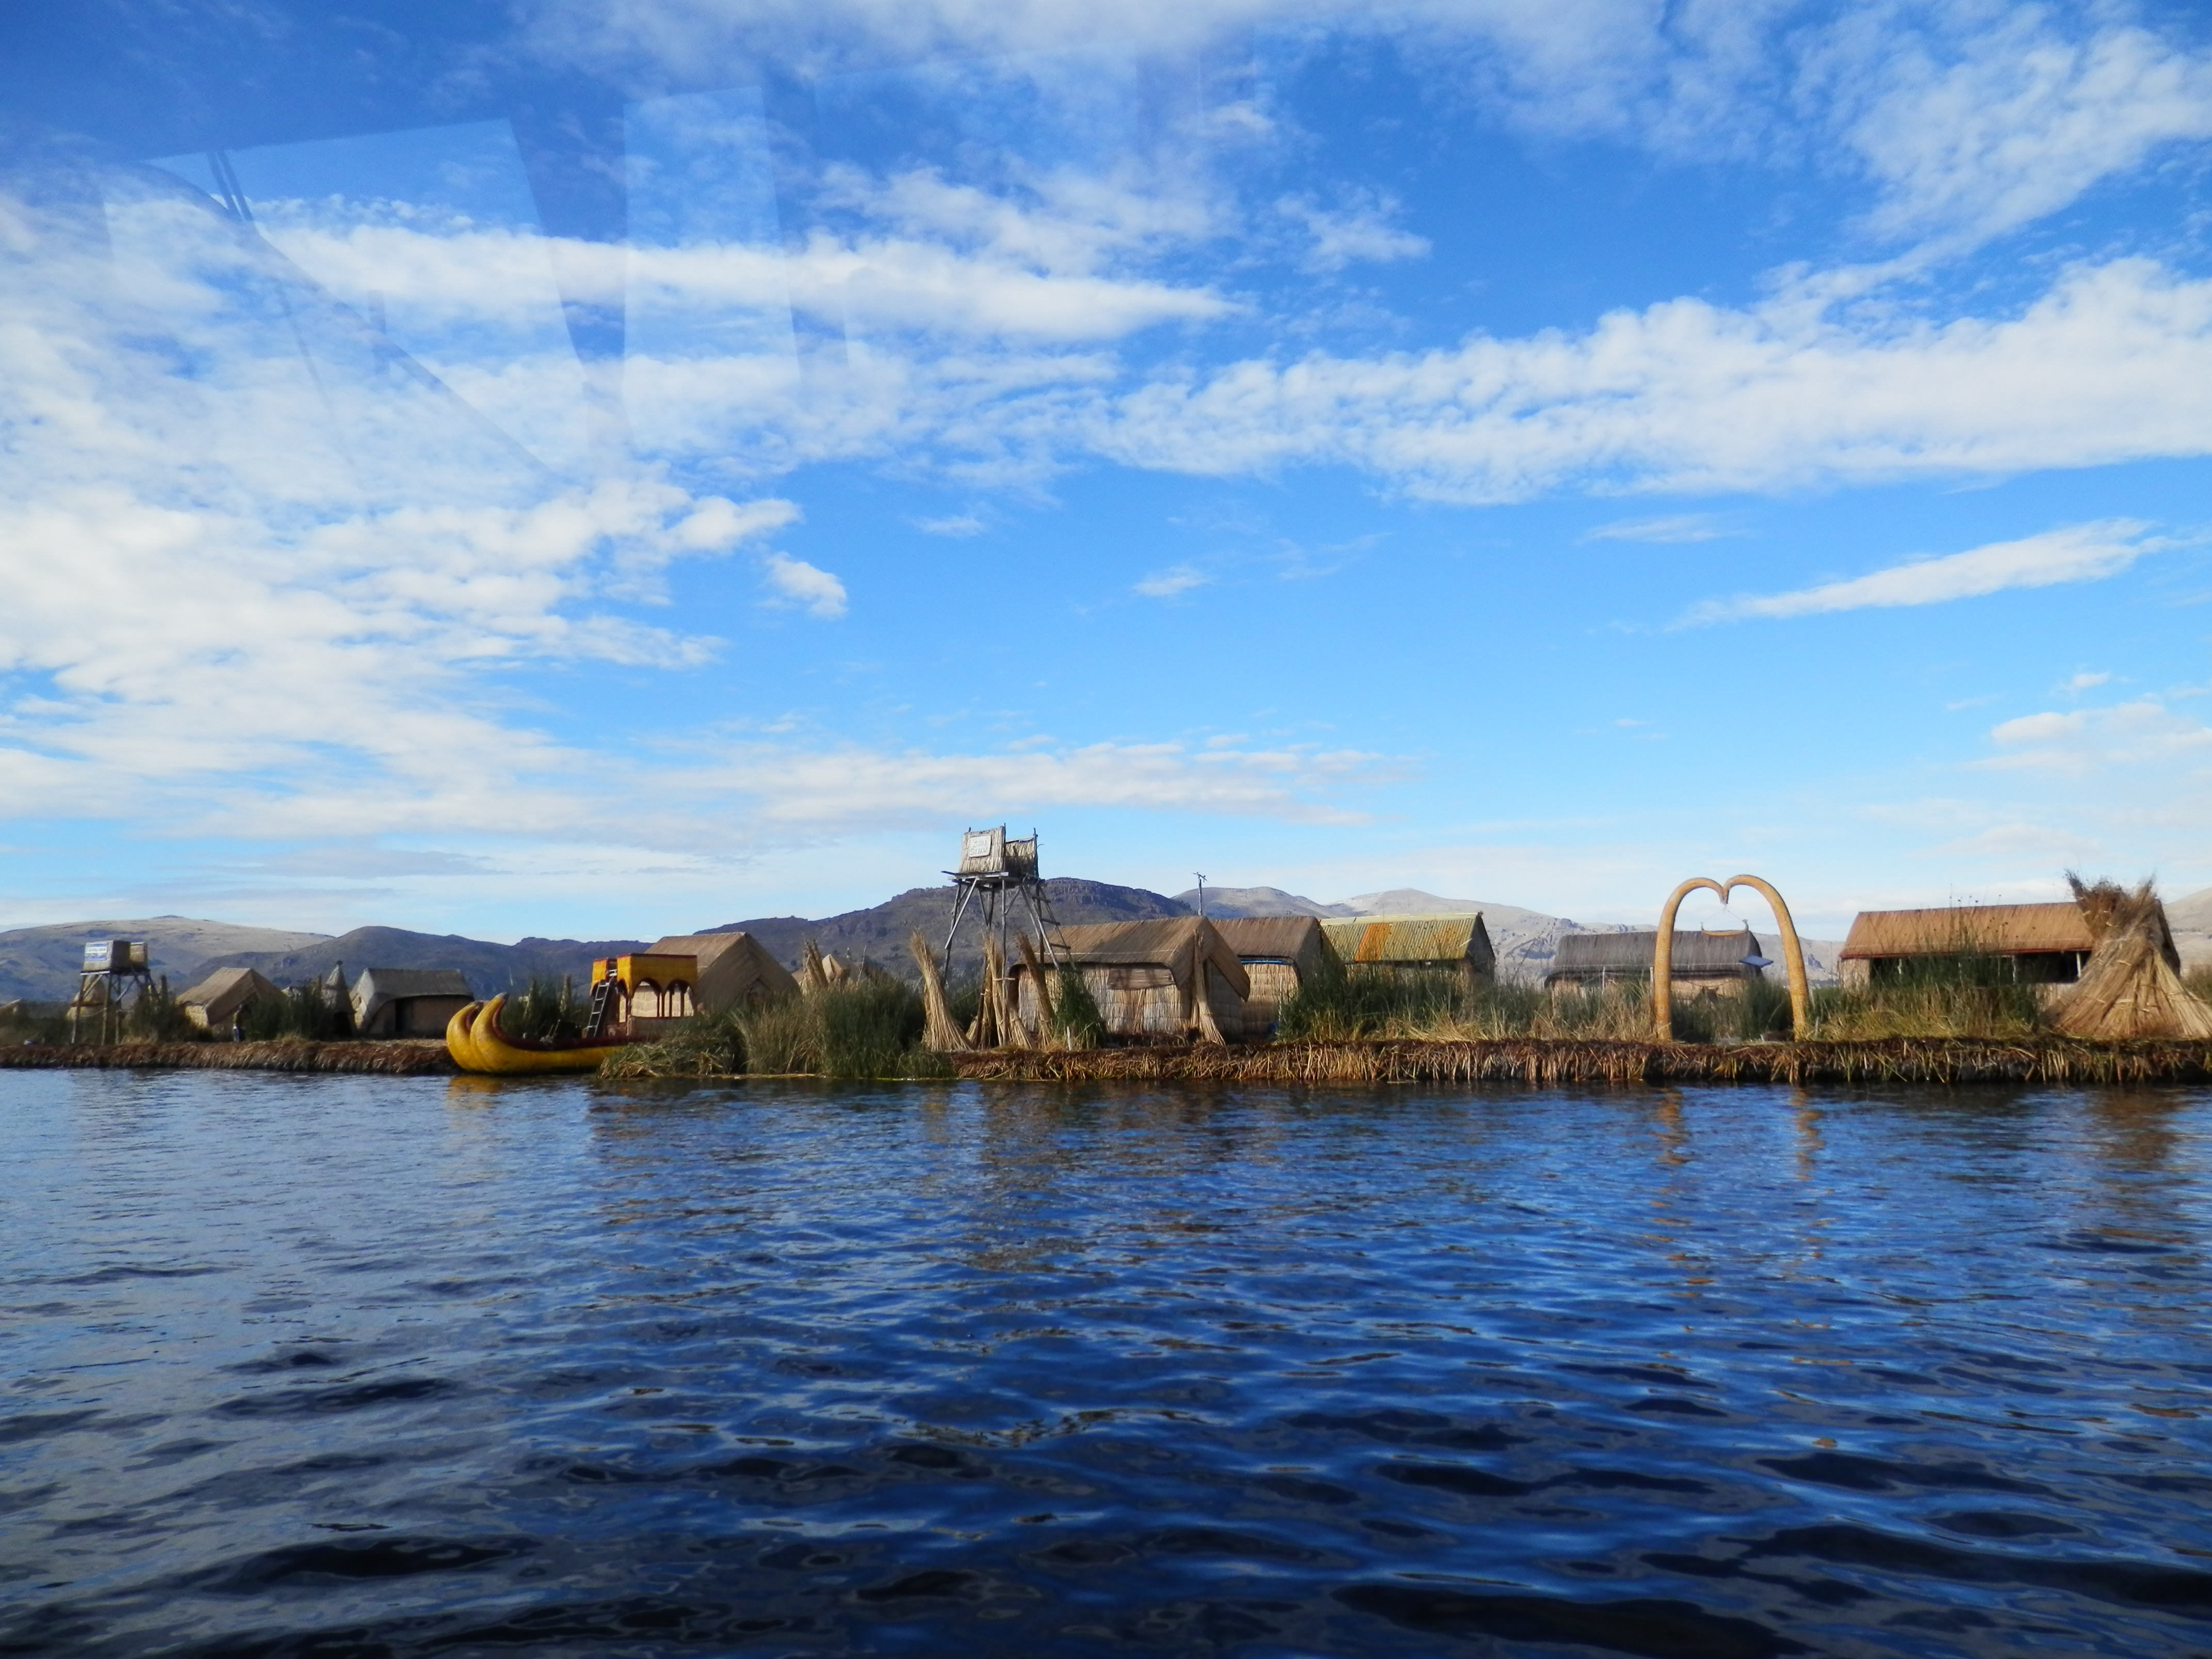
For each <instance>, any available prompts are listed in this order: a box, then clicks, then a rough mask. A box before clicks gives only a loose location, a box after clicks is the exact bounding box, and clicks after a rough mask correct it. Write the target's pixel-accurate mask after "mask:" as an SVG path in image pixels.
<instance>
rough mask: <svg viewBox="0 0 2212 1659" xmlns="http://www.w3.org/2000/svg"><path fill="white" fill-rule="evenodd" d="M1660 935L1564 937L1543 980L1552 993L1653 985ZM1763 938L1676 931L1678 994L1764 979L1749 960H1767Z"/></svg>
mask: <svg viewBox="0 0 2212 1659" xmlns="http://www.w3.org/2000/svg"><path fill="white" fill-rule="evenodd" d="M1658 945H1659V932H1658V929H1656V928H1655V927H1647V928H1644V929H1643V930H1642V931H1641V932H1635V933H1563V934H1561V935H1560V937H1559V949H1558V950H1557V951H1555V952H1554V953H1553V957H1552V968H1551V971H1550V972H1549V973H1547V974H1546V975H1544V986H1545V988H1546V989H1547V990H1551V991H1588V990H1595V989H1597V988H1598V987H1601V986H1606V985H1613V984H1620V983H1624V982H1627V983H1643V984H1647V985H1648V984H1650V981H1651V959H1652V957H1654V956H1655V955H1656V953H1657V951H1658ZM1765 954H1766V952H1765V950H1764V949H1763V948H1761V946H1760V945H1759V937H1758V935H1756V934H1755V933H1753V932H1752V931H1751V929H1749V928H1748V927H1732V928H1729V929H1726V930H1724V931H1722V932H1718V933H1714V932H1709V931H1707V930H1705V929H1703V928H1695V929H1689V928H1677V929H1675V931H1674V955H1673V957H1671V958H1670V959H1669V960H1670V964H1671V968H1670V971H1671V972H1672V974H1673V976H1674V988H1675V990H1676V991H1677V992H1678V993H1680V992H1690V993H1692V994H1694V993H1697V992H1699V991H1720V990H1725V989H1729V988H1732V987H1736V986H1740V985H1741V984H1742V983H1743V982H1744V981H1747V980H1753V979H1757V978H1758V977H1759V975H1760V973H1761V972H1762V970H1761V969H1758V968H1755V967H1753V966H1752V964H1751V963H1748V962H1747V961H1746V960H1745V958H1746V957H1764V956H1765Z"/></svg>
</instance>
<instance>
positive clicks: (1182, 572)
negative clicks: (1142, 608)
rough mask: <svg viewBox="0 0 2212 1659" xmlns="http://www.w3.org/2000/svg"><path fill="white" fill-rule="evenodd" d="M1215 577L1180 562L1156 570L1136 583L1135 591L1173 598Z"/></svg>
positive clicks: (1203, 584) (1162, 597)
mask: <svg viewBox="0 0 2212 1659" xmlns="http://www.w3.org/2000/svg"><path fill="white" fill-rule="evenodd" d="M1212 580H1213V578H1212V577H1211V576H1209V575H1207V574H1206V572H1204V571H1203V570H1198V569H1194V568H1192V567H1191V566H1189V565H1187V564H1179V565H1176V566H1175V567H1173V568H1170V569H1167V570H1156V571H1154V572H1153V573H1152V574H1151V575H1149V576H1147V577H1146V578H1145V579H1144V580H1142V581H1140V582H1139V583H1138V584H1137V585H1136V589H1135V591H1136V592H1139V593H1141V594H1143V595H1144V596H1145V597H1146V599H1174V598H1175V597H1176V595H1177V594H1179V593H1188V592H1190V590H1191V589H1192V588H1194V587H1204V586H1206V585H1207V584H1208V583H1210V582H1211V581H1212Z"/></svg>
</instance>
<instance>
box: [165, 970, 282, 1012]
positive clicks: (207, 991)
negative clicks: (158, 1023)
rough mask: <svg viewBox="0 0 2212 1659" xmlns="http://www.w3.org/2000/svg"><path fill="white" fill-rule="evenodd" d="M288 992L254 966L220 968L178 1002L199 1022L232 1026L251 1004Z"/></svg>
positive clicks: (181, 993)
mask: <svg viewBox="0 0 2212 1659" xmlns="http://www.w3.org/2000/svg"><path fill="white" fill-rule="evenodd" d="M282 995H283V992H282V991H279V990H278V989H277V988H276V987H275V986H274V985H272V984H270V982H269V981H267V980H265V979H264V978H263V977H262V976H261V975H259V974H258V973H256V972H255V971H254V970H253V969H251V968H218V969H216V970H215V972H213V973H211V974H210V975H208V976H207V977H206V978H205V979H204V980H202V981H200V982H199V983H198V984H197V985H195V986H193V987H191V989H190V990H188V991H183V992H180V993H179V994H178V996H177V1002H178V1004H179V1006H181V1007H183V1008H184V1009H185V1011H186V1012H187V1013H188V1014H189V1015H190V1016H191V1020H192V1022H193V1024H198V1025H228V1024H230V1022H231V1020H232V1019H233V1018H235V1017H236V1016H237V1014H238V1013H239V1012H240V1011H241V1010H242V1009H244V1008H245V1007H246V1005H247V1004H248V1003H252V1002H258V1001H260V1000H262V999H263V998H264V997H269V998H274V997H280V996H282Z"/></svg>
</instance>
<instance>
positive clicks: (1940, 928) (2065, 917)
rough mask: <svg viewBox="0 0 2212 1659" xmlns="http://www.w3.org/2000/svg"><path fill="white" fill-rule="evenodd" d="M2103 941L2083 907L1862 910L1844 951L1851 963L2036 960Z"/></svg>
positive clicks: (2087, 948)
mask: <svg viewBox="0 0 2212 1659" xmlns="http://www.w3.org/2000/svg"><path fill="white" fill-rule="evenodd" d="M2096 945H2097V939H2096V933H2095V931H2094V929H2093V927H2091V925H2090V920H2089V918H2088V917H2087V915H2084V914H2083V913H2082V909H2081V906H2080V905H2079V904H2075V903H2070V902H2069V903H2064V904H1954V905H1947V906H1944V907H1943V908H1939V909H1932V910H1862V911H1860V912H1859V914H1858V916H1857V919H1856V920H1855V921H1852V923H1851V931H1850V937H1849V938H1848V939H1844V948H1843V952H1842V957H1843V960H1844V961H1845V962H1859V961H1868V960H1871V959H1875V958H1878V957H1958V956H1990V957H2015V956H2031V955H2034V954H2036V953H2038V952H2039V951H2093V950H2094V949H2095V948H2096Z"/></svg>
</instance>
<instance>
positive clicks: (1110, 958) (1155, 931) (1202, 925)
mask: <svg viewBox="0 0 2212 1659" xmlns="http://www.w3.org/2000/svg"><path fill="white" fill-rule="evenodd" d="M1053 942H1054V946H1055V947H1056V948H1058V949H1060V951H1062V952H1063V953H1064V957H1065V958H1066V960H1067V961H1068V962H1069V963H1072V964H1073V966H1074V967H1075V968H1076V969H1079V971H1080V972H1081V973H1082V975H1083V981H1084V983H1085V985H1086V986H1087V987H1089V988H1090V991H1091V998H1092V1000H1095V1001H1096V1002H1097V1005H1098V1012H1099V1013H1100V1015H1101V1016H1102V1017H1103V1019H1104V1021H1105V1025H1106V1035H1107V1036H1109V1037H1121V1038H1125V1039H1127V1038H1138V1039H1146V1038H1149V1039H1151V1040H1152V1041H1154V1042H1180V1041H1183V1040H1186V1039H1188V1038H1193V1037H1195V1038H1198V1039H1200V1040H1202V1041H1206V1042H1242V1041H1243V1039H1244V1037H1245V1035H1246V1017H1245V1000H1246V998H1248V997H1249V996H1250V994H1251V992H1252V981H1251V977H1250V975H1248V974H1247V973H1246V972H1245V971H1244V964H1243V963H1242V962H1240V961H1238V960H1237V952H1236V951H1234V950H1232V949H1231V947H1230V945H1229V942H1228V940H1226V939H1224V938H1223V937H1222V934H1221V930H1220V928H1219V927H1217V926H1216V925H1215V924H1214V923H1213V922H1212V921H1210V920H1208V919H1207V918H1206V917H1204V916H1169V917H1161V918H1158V919H1155V920H1152V921H1105V922H1096V923H1092V924H1090V925H1088V926H1079V927H1063V928H1061V929H1060V930H1059V932H1058V933H1055V934H1054V938H1053ZM1012 973H1013V978H1014V981H1015V999H1016V1000H1015V1005H1014V1006H1015V1007H1016V1009H1017V1011H1018V1014H1019V1017H1020V1018H1021V1020H1022V1022H1023V1024H1025V1025H1028V1026H1029V1027H1030V1029H1031V1030H1035V1029H1036V1027H1037V1026H1038V1024H1040V1023H1041V1022H1042V1016H1043V1012H1044V1011H1043V1008H1042V1003H1041V1000H1040V999H1039V997H1038V995H1037V987H1036V986H1035V985H1034V984H1033V983H1031V982H1030V975H1029V973H1028V970H1027V969H1026V967H1025V966H1024V965H1023V964H1019V963H1017V964H1015V965H1014V966H1013V969H1012Z"/></svg>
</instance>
